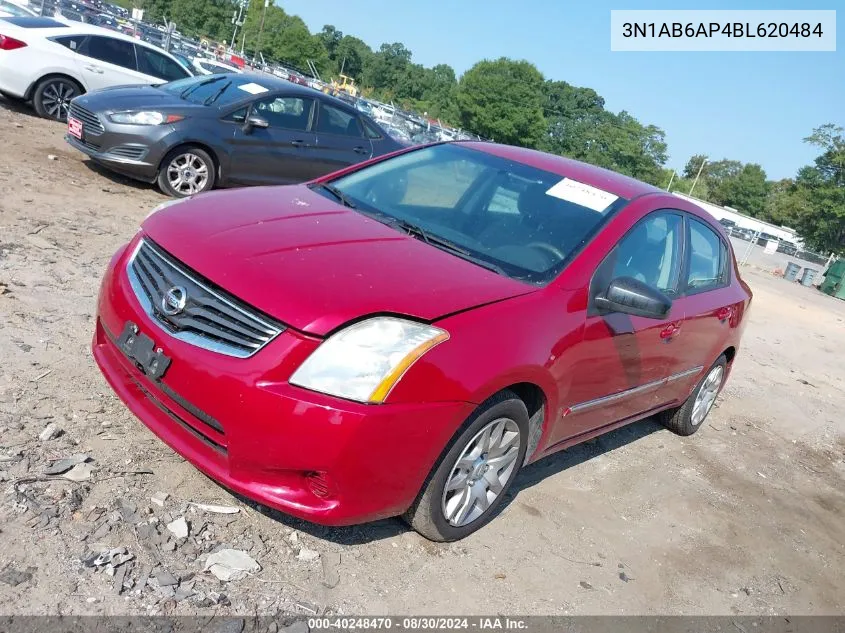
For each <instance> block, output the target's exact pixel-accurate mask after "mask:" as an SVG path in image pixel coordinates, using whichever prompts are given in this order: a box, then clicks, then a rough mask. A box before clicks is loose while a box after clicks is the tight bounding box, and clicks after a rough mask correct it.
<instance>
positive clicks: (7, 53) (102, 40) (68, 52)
mask: <svg viewBox="0 0 845 633" xmlns="http://www.w3.org/2000/svg"><path fill="white" fill-rule="evenodd" d="M193 74H194V73H193V72H191V71H190V70H188V69H187V68H185V67H184V66H182V65H181V64H180V63H179V62H178V61H177V60H176V59H175V58H174V57H173V56H171V55H169V54H168V53H165V52H164V51H163V50H161V49H160V48H156V47H155V46H152V45H151V44H146V43H144V42H141V41H139V40H136V39H135V38H132V37H129V36H127V35H123V34H120V33H115V32H114V31H109V30H108V29H104V28H100V27H98V26H93V25H91V24H83V23H78V22H63V21H59V20H57V19H55V18H41V17H34V18H31V17H22V18H0V94H2V95H3V96H5V97H8V98H12V99H18V100H30V99H31V100H32V105H33V107H34V108H35V111H36V112H37V113H38V114H39V115H40V116H42V117H45V118H48V119H56V120H58V121H65V120H66V119H67V113H68V109H69V108H70V100H71V99H73V98H74V97H76V96H77V95H80V94H83V93H85V92H90V91H92V90H99V89H101V88H108V87H111V86H119V85H126V84H155V83H162V82H166V81H173V80H175V79H183V78H185V77H190V76H191V75H193Z"/></svg>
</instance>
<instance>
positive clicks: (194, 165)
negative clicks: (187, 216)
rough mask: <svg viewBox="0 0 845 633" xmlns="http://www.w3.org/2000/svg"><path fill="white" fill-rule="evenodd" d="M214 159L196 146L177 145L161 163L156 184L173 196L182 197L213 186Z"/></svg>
mask: <svg viewBox="0 0 845 633" xmlns="http://www.w3.org/2000/svg"><path fill="white" fill-rule="evenodd" d="M214 181H215V166H214V160H212V158H211V156H209V155H208V152H206V151H204V150H201V149H200V148H198V147H177V148H176V149H175V150H173V151H172V152H170V153H169V154H168V155H167V156H166V157H165V159H164V160H163V161H162V163H161V169H159V172H158V186H159V189H161V190H162V192H164V193H166V194H168V195H170V196H173V197H174V198H184V197H186V196H192V195H194V194H197V193H202V192H203V191H209V190H210V189H211V188H213V187H214Z"/></svg>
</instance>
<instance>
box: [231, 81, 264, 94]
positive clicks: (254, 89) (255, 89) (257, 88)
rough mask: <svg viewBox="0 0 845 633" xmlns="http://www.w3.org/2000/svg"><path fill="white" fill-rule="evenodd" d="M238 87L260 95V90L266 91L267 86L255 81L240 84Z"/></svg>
mask: <svg viewBox="0 0 845 633" xmlns="http://www.w3.org/2000/svg"><path fill="white" fill-rule="evenodd" d="M238 88H240V89H241V90H243V91H244V92H248V93H249V94H251V95H260V94H261V93H262V92H267V88H265V87H264V86H260V85H259V84H256V83H251V84H241V85H240V86H238Z"/></svg>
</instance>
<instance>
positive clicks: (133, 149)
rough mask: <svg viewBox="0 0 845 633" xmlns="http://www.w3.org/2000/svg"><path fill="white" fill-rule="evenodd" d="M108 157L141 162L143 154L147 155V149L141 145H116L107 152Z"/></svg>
mask: <svg viewBox="0 0 845 633" xmlns="http://www.w3.org/2000/svg"><path fill="white" fill-rule="evenodd" d="M107 153H108V155H109V156H113V157H115V158H125V159H127V160H141V159H142V158H143V157H144V154H146V153H147V148H146V147H144V146H143V145H118V146H116V147H112V148H111V149H110V150H109V151H108V152H107Z"/></svg>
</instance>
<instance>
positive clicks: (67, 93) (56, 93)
mask: <svg viewBox="0 0 845 633" xmlns="http://www.w3.org/2000/svg"><path fill="white" fill-rule="evenodd" d="M76 95H77V90H76V86H74V85H72V84H70V83H68V82H66V81H62V80H56V81H51V82H50V83H48V84H47V85H46V86H45V87H44V90H42V92H41V105H42V106H43V107H44V111H45V112H46V113H47V114H48V115H49V116H50V118H52V119H56V120H57V121H65V120H67V114H68V110H70V100H71V99H73V98H74V97H75V96H76Z"/></svg>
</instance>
